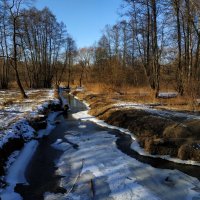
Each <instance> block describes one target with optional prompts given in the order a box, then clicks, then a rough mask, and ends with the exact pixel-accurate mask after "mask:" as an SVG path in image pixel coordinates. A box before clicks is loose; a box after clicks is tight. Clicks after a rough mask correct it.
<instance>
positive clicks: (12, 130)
mask: <svg viewBox="0 0 200 200" xmlns="http://www.w3.org/2000/svg"><path fill="white" fill-rule="evenodd" d="M27 94H28V95H29V97H30V98H29V99H24V100H22V99H18V96H19V92H17V91H0V148H1V147H2V146H3V145H4V144H5V143H6V142H8V140H9V139H10V138H19V137H21V136H22V137H23V138H24V139H25V140H26V139H27V140H28V139H30V138H32V137H33V136H34V130H33V129H32V128H31V127H30V126H29V125H28V122H27V118H29V119H30V118H34V117H37V116H39V115H40V114H41V112H42V111H43V110H44V109H45V108H47V107H48V105H49V103H50V102H54V103H58V100H57V99H55V98H54V90H29V91H27ZM9 101H10V103H6V105H5V102H9Z"/></svg>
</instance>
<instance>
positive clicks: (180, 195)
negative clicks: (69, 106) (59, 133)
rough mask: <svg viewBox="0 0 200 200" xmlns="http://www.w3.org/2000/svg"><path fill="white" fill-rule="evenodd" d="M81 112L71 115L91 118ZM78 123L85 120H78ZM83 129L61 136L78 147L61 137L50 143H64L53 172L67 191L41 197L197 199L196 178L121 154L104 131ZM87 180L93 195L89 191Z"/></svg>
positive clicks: (199, 194)
mask: <svg viewBox="0 0 200 200" xmlns="http://www.w3.org/2000/svg"><path fill="white" fill-rule="evenodd" d="M85 114H86V113H84V112H81V113H80V112H79V113H76V114H74V116H76V117H77V116H78V117H77V118H78V119H84V120H88V119H91V117H89V116H88V115H85ZM80 125H81V126H84V125H87V123H86V122H85V121H80ZM83 131H84V130H83V129H81V128H80V129H79V130H78V131H77V130H76V131H73V130H70V131H67V132H66V135H65V139H67V141H70V143H73V144H77V145H78V149H74V148H73V146H72V145H71V144H69V143H68V142H66V141H65V140H64V139H62V140H61V139H58V140H57V141H56V143H54V144H53V146H54V147H55V148H60V149H62V148H63V146H65V149H63V155H62V156H61V158H60V160H59V161H58V163H57V167H58V170H57V175H60V176H61V177H62V178H61V181H60V187H63V188H65V189H66V190H67V192H66V193H65V194H52V193H46V194H45V195H44V199H45V200H55V199H61V200H62V199H63V200H64V199H81V200H90V199H94V198H95V199H113V200H124V199H126V200H138V199H140V200H142V199H143V200H146V199H148V200H157V199H166V200H173V199H182V200H184V199H187V200H189V199H191V200H192V198H196V199H198V198H200V182H199V181H198V180H197V179H196V178H192V177H190V176H188V175H185V174H183V173H182V172H180V171H177V170H163V169H155V168H153V167H151V166H149V165H147V164H143V163H141V162H139V161H137V160H136V159H133V158H131V157H129V156H127V155H125V154H124V153H122V152H121V151H120V150H118V149H117V147H116V140H117V138H116V137H115V136H114V135H111V134H109V132H108V131H107V130H106V131H104V130H102V131H99V130H98V131H95V130H94V129H93V131H92V132H90V131H84V132H83ZM91 181H92V183H93V189H94V190H95V191H94V194H95V195H96V196H95V197H93V196H92V194H91V187H92V186H91ZM74 186H75V187H74ZM172 191H173V192H172ZM169 196H170V198H169Z"/></svg>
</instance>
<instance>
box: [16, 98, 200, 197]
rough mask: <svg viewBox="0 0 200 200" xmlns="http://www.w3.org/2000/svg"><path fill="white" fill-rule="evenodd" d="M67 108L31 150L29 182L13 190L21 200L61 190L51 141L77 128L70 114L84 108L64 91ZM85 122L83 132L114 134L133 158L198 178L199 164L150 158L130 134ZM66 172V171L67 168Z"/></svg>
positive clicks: (121, 147)
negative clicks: (133, 146) (141, 152)
mask: <svg viewBox="0 0 200 200" xmlns="http://www.w3.org/2000/svg"><path fill="white" fill-rule="evenodd" d="M65 96H66V98H67V100H68V102H69V105H70V108H71V110H70V111H69V112H68V114H62V115H60V116H58V117H57V119H56V120H59V121H60V123H59V124H58V125H57V127H56V128H55V129H54V130H53V131H52V132H51V134H50V135H49V136H47V137H45V138H43V139H40V140H39V146H38V148H37V151H36V152H35V154H34V156H33V158H32V160H31V162H30V163H29V166H28V167H27V169H26V174H25V175H26V179H27V181H28V183H29V185H21V184H19V185H17V186H16V188H15V190H16V192H19V193H20V194H21V196H22V197H23V198H24V199H25V200H42V199H44V193H45V192H52V193H65V192H66V191H65V189H64V188H60V187H59V186H58V185H59V180H60V178H61V177H59V176H57V175H56V174H55V171H56V167H55V161H57V160H58V159H59V158H60V156H61V155H62V153H63V152H62V151H59V150H56V149H54V148H53V147H52V146H51V144H52V143H54V142H56V140H57V139H63V140H65V138H64V136H65V134H66V131H71V130H73V131H74V130H78V126H79V124H80V121H79V120H77V119H74V118H73V117H72V114H73V113H76V112H79V111H83V110H85V109H86V107H85V106H84V105H83V103H81V102H80V101H78V100H76V99H75V98H74V97H72V96H70V95H67V94H65ZM84 123H86V124H87V128H86V129H84V131H85V132H90V133H92V132H97V131H108V132H109V133H110V134H114V135H116V136H117V138H118V139H117V142H116V143H117V147H118V149H120V150H121V151H122V152H124V153H125V154H127V155H129V156H130V157H133V158H135V159H137V160H138V161H140V162H142V163H147V164H149V165H151V166H153V167H155V168H160V169H177V170H180V171H182V172H184V173H186V174H188V175H190V176H193V177H196V178H198V179H199V180H200V167H198V166H192V165H184V164H176V163H173V162H170V161H166V160H163V159H160V158H151V157H146V156H141V155H139V154H138V153H137V152H135V151H134V150H132V149H131V147H130V146H131V143H132V141H131V137H130V136H129V135H125V134H123V133H121V132H120V131H118V130H111V129H108V128H104V127H100V126H99V125H97V124H95V123H93V122H89V121H88V122H84ZM69 174H70V170H69Z"/></svg>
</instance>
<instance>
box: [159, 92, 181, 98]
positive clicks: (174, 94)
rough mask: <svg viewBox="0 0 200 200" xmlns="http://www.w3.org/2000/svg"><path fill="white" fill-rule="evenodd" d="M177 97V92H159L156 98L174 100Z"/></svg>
mask: <svg viewBox="0 0 200 200" xmlns="http://www.w3.org/2000/svg"><path fill="white" fill-rule="evenodd" d="M177 96H178V92H160V93H159V95H158V97H160V98H174V97H177Z"/></svg>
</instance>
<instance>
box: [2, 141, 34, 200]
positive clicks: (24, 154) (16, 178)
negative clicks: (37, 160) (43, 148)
mask: <svg viewBox="0 0 200 200" xmlns="http://www.w3.org/2000/svg"><path fill="white" fill-rule="evenodd" d="M37 146H38V142H37V141H36V140H32V141H30V142H28V143H27V144H25V146H24V148H23V149H22V151H21V152H20V154H19V156H18V157H17V159H16V161H15V162H14V163H13V164H12V165H11V167H10V168H9V170H8V174H7V175H6V182H7V183H8V186H7V187H6V188H5V189H4V190H3V191H2V193H1V194H0V197H1V199H2V200H18V199H19V200H21V199H22V198H21V197H20V195H19V194H17V193H15V192H14V188H15V186H16V184H18V183H23V184H27V181H26V178H25V169H26V167H27V165H28V163H29V162H30V159H31V157H32V155H33V154H34V152H35V150H36V148H37Z"/></svg>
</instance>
